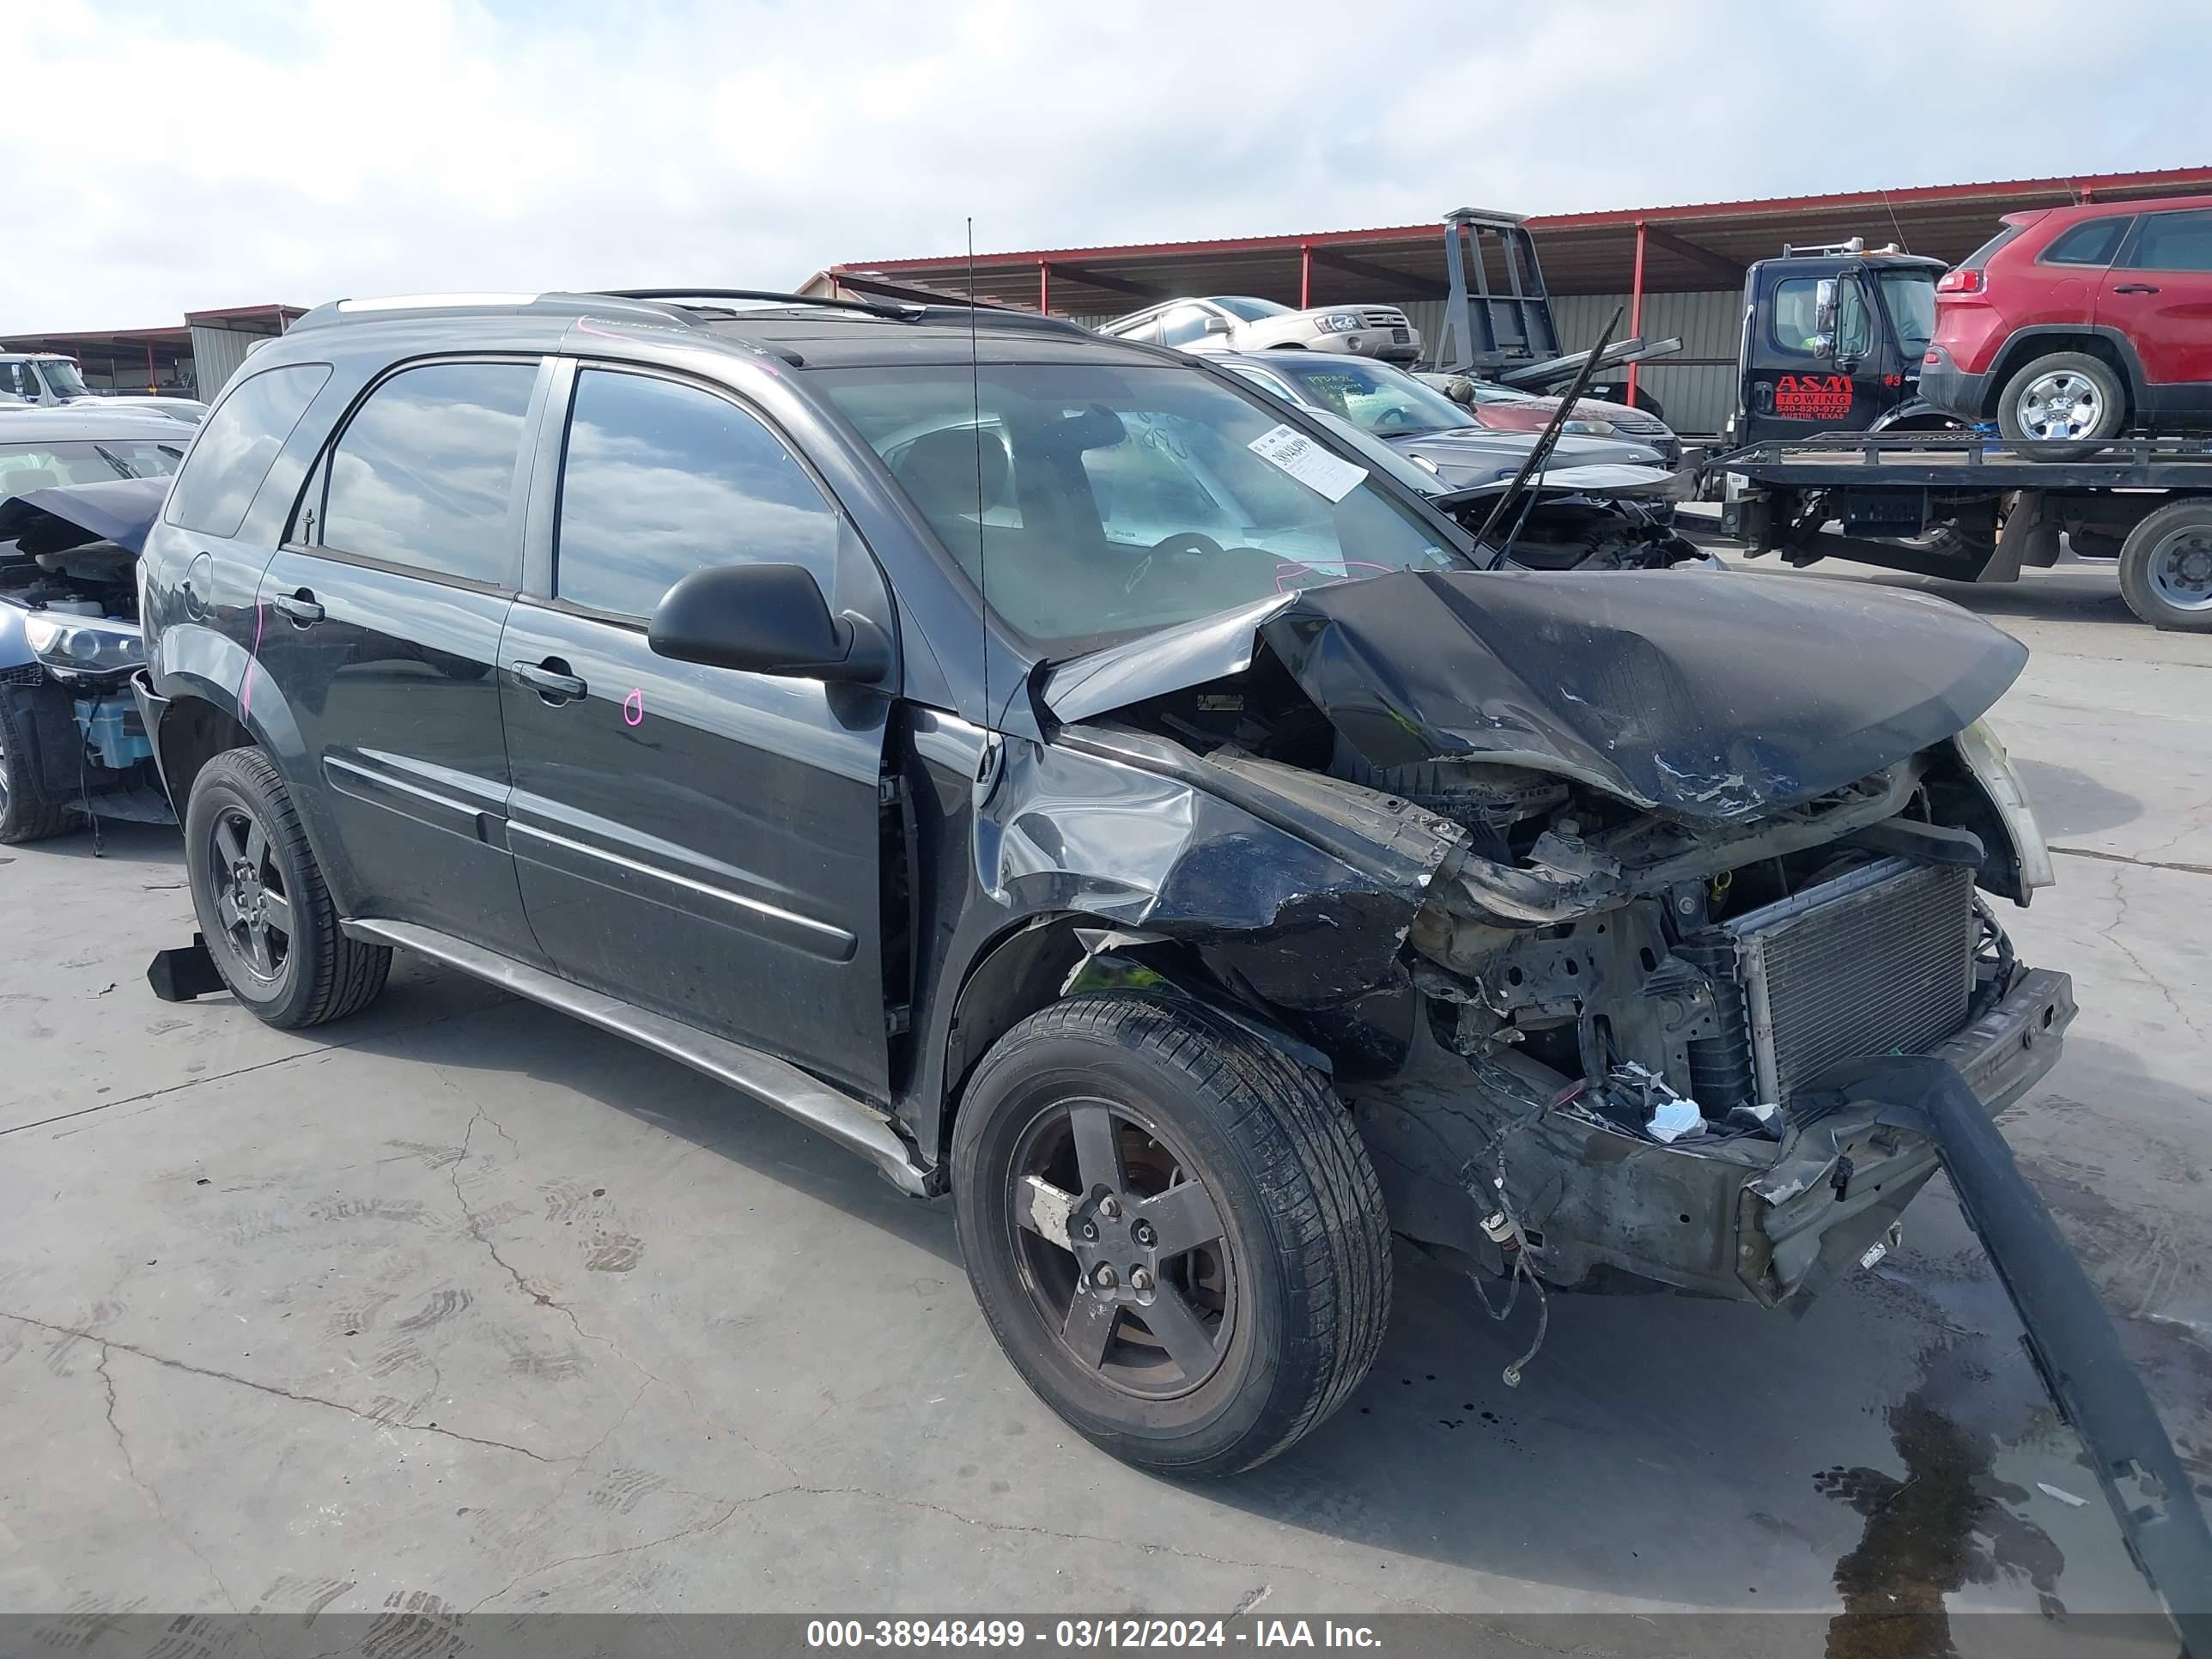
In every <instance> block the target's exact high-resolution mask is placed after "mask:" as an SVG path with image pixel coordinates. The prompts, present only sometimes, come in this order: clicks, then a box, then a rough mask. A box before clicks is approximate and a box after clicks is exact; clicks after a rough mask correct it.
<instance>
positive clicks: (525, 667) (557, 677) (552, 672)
mask: <svg viewBox="0 0 2212 1659" xmlns="http://www.w3.org/2000/svg"><path fill="white" fill-rule="evenodd" d="M508 671H509V672H510V673H512V674H513V676H514V678H516V679H518V680H520V681H521V682H522V684H525V685H526V686H528V687H529V688H530V689H531V690H533V691H535V692H536V693H537V694H538V696H541V697H543V698H544V699H545V701H546V702H550V703H556V704H558V703H562V702H568V701H569V700H570V699H572V698H575V697H581V696H585V695H586V693H588V692H589V691H590V690H591V687H589V686H588V685H586V684H584V682H583V681H582V680H580V679H579V678H577V677H576V676H575V675H574V674H571V673H570V672H569V671H568V664H567V663H565V662H563V661H562V660H561V659H560V658H558V657H548V658H546V659H545V660H544V662H518V663H514V664H512V665H509V668H508Z"/></svg>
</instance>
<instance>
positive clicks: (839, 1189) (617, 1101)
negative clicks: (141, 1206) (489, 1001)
mask: <svg viewBox="0 0 2212 1659" xmlns="http://www.w3.org/2000/svg"><path fill="white" fill-rule="evenodd" d="M399 960H400V962H402V963H405V962H406V961H407V960H408V958H406V957H404V956H403V957H401V958H400V959H399ZM396 975H397V969H395V984H396V982H397V981H396ZM463 982H464V983H469V982H471V981H463ZM409 988H410V992H411V991H412V990H413V987H409ZM328 1029H329V1030H330V1031H331V1036H332V1037H333V1038H334V1039H336V1038H338V1037H339V1036H341V1034H344V1033H347V1032H348V1031H349V1024H336V1025H332V1026H331V1027H329V1028H328ZM346 1046H347V1047H348V1048H356V1049H359V1050H361V1051H362V1052H363V1053H367V1054H384V1055H387V1056H390V1057H391V1058H393V1059H397V1060H413V1061H422V1062H427V1063H428V1064H431V1065H435V1066H437V1067H438V1068H439V1069H440V1070H441V1071H443V1072H447V1073H462V1072H471V1071H476V1072H491V1073H512V1074H513V1075H516V1076H521V1077H529V1078H538V1079H544V1081H545V1082H547V1083H548V1084H552V1085H557V1086H559V1087H560V1088H562V1089H567V1090H574V1091H576V1092H577V1093H580V1094H582V1095H584V1096H586V1097H588V1098H590V1099H591V1100H592V1101H594V1102H597V1103H599V1104H601V1105H604V1106H607V1107H611V1108H612V1109H614V1110H616V1111H618V1112H623V1113H625V1114H627V1115H629V1116H631V1117H634V1118H636V1119H637V1120H639V1121H641V1122H643V1123H647V1124H650V1125H652V1126H653V1127H654V1128H657V1129H660V1130H664V1131H665V1132H666V1133H669V1134H672V1135H676V1136H678V1137H680V1138H681V1139H685V1140H688V1141H690V1142H691V1143H692V1144H694V1145H695V1146H698V1147H700V1148H701V1149H702V1150H703V1151H706V1152H712V1153H714V1155H715V1156H716V1157H718V1158H727V1159H729V1160H730V1161H731V1162H732V1163H735V1164H743V1165H744V1166H745V1167H746V1168H748V1169H750V1170H756V1171H757V1172H758V1173H760V1174H762V1175H763V1176H768V1177H769V1178H770V1179H772V1180H775V1181H779V1182H783V1183H784V1184H785V1185H787V1186H792V1187H796V1188H799V1190H801V1191H803V1192H805V1193H806V1194H808V1195H809V1196H810V1197H812V1198H815V1199H817V1200H820V1201H822V1202H823V1203H825V1204H829V1205H831V1206H835V1207H836V1208H837V1209H840V1210H842V1211H843V1212H845V1213H847V1214H848V1215H849V1216H851V1217H852V1218H854V1220H856V1221H861V1222H865V1223H866V1224H867V1225H870V1226H873V1227H876V1228H878V1229H880V1230H881V1231H884V1232H888V1233H890V1234H893V1235H895V1236H896V1237H898V1238H900V1239H902V1241H904V1242H905V1243H909V1244H914V1245H917V1246H919V1247H920V1248H921V1249H926V1250H928V1251H929V1252H931V1253H932V1254H933V1255H936V1256H938V1257H939V1259H940V1260H942V1261H944V1262H945V1264H946V1265H947V1266H948V1267H951V1268H953V1269H954V1270H956V1271H958V1270H959V1267H960V1258H959V1252H958V1249H957V1246H956V1245H955V1244H954V1243H953V1237H952V1212H951V1208H950V1206H946V1205H944V1204H941V1203H931V1202H928V1201H926V1200H917V1199H913V1198H909V1197H908V1196H906V1195H905V1194H902V1193H901V1192H899V1191H898V1190H897V1189H896V1188H894V1187H892V1186H891V1184H890V1182H888V1181H886V1180H884V1178H883V1177H882V1176H878V1174H876V1172H875V1171H874V1170H873V1169H872V1167H871V1166H870V1165H869V1164H866V1162H865V1161H864V1160H862V1159H860V1158H857V1157H855V1156H854V1155H853V1154H852V1153H850V1152H845V1151H843V1150H842V1148H840V1147H838V1146H835V1145H834V1144H832V1143H831V1142H829V1140H827V1139H823V1137H822V1136H821V1135H819V1134H817V1133H815V1132H814V1131H813V1130H811V1129H809V1128H807V1127H805V1126H804V1125H802V1124H799V1123H798V1122H795V1121H793V1120H792V1119H790V1118H787V1117H786V1116H784V1115H782V1114H781V1112H778V1111H776V1110H775V1109H773V1108H772V1107H769V1106H764V1105H763V1104H761V1103H759V1102H757V1101H755V1100H752V1099H750V1098H749V1097H746V1096H744V1095H743V1094H740V1093H739V1092H738V1091H736V1090H734V1089H732V1088H730V1087H728V1086H726V1085H723V1084H720V1083H718V1082H716V1081H714V1079H711V1078H708V1077H704V1076H702V1075H701V1074H700V1073H696V1072H694V1071H692V1070H691V1069H690V1067H688V1066H681V1065H678V1063H677V1062H676V1061H674V1060H668V1059H665V1058H663V1057H662V1056H661V1055H659V1054H653V1053H651V1052H650V1051H648V1050H647V1049H644V1048H639V1047H638V1046H637V1045H636V1044H635V1043H633V1042H629V1041H628V1040H627V1039H626V1038H623V1037H619V1036H614V1035H613V1034H612V1033H611V1032H606V1031H601V1030H598V1029H596V1028H595V1027H592V1026H589V1025H586V1024H584V1023H583V1022H582V1021H580V1020H578V1019H575V1018H572V1017H571V1016H569V1015H567V1014H563V1013H560V1012H556V1011H555V1010H553V1009H550V1008H546V1007H543V1006H540V1005H538V1004H537V1003H534V1002H530V1001H526V1000H523V999H521V998H516V997H507V998H503V999H502V1000H501V1001H499V1002H498V1003H497V1004H495V1005H494V1006H489V1007H487V1008H484V1009H483V1010H482V1011H480V1012H476V1013H474V1014H472V1015H471V1017H469V1018H463V1019H452V1020H444V1021H441V1022H439V1023H437V1024H407V1025H398V1024H394V1025H392V1026H391V1027H390V1028H388V1029H386V1030H380V1031H378V1032H376V1033H375V1034H374V1035H371V1036H366V1037H363V1038H362V1039H361V1040H360V1041H358V1042H355V1041H352V1040H351V1039H350V1037H347V1039H346ZM505 1127H507V1128H508V1129H509V1131H510V1132H511V1133H513V1134H515V1135H516V1136H517V1137H518V1138H520V1139H523V1140H524V1141H525V1144H527V1137H528V1128H527V1125H526V1123H523V1122H515V1123H512V1124H508V1125H507V1126H505Z"/></svg>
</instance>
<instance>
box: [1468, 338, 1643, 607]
mask: <svg viewBox="0 0 2212 1659" xmlns="http://www.w3.org/2000/svg"><path fill="white" fill-rule="evenodd" d="M1622 309H1623V307H1620V306H1615V307H1613V320H1612V321H1611V322H1609V323H1607V325H1605V331H1604V332H1603V333H1602V334H1601V335H1599V336H1598V337H1597V343H1596V344H1595V346H1593V347H1591V348H1590V351H1589V356H1586V357H1584V358H1583V366H1582V367H1581V368H1579V369H1577V370H1576V371H1575V378H1574V383H1573V384H1572V385H1571V386H1568V388H1567V390H1566V395H1565V396H1564V397H1562V398H1560V399H1559V407H1558V408H1557V409H1555V410H1553V411H1552V419H1551V423H1550V424H1549V425H1547V426H1546V427H1545V428H1544V435H1543V436H1542V437H1541V438H1539V439H1537V440H1536V447H1534V449H1532V450H1530V451H1529V452H1528V459H1527V460H1525V461H1523V462H1522V463H1521V470H1520V471H1518V472H1516V473H1515V474H1514V475H1513V482H1512V483H1510V484H1508V485H1507V486H1506V487H1505V493H1504V495H1500V496H1499V497H1498V505H1497V506H1495V507H1492V508H1491V509H1490V516H1489V517H1488V518H1486V519H1485V520H1483V521H1482V528H1481V529H1480V530H1478V531H1476V532H1474V539H1475V541H1476V542H1477V543H1478V544H1480V543H1481V542H1482V541H1484V540H1486V538H1488V537H1489V535H1490V532H1491V527H1492V526H1494V525H1496V524H1497V523H1498V521H1499V520H1501V519H1503V518H1504V516H1505V510H1506V508H1507V507H1510V506H1512V505H1513V503H1515V502H1516V501H1519V500H1520V499H1521V497H1522V495H1523V494H1525V493H1527V491H1528V481H1529V480H1530V479H1531V478H1533V477H1536V476H1537V475H1538V474H1540V473H1541V472H1542V471H1543V470H1544V463H1545V462H1546V461H1547V460H1549V459H1551V456H1552V451H1553V449H1554V448H1555V447H1557V446H1558V444H1559V434H1560V432H1561V431H1562V430H1563V429H1564V428H1565V426H1566V424H1567V419H1568V417H1569V416H1571V415H1572V414H1573V413H1574V408H1575V404H1577V402H1578V401H1579V400H1580V399H1581V398H1582V395H1583V392H1586V391H1588V390H1589V383H1590V376H1591V375H1593V374H1595V373H1596V372H1597V365H1598V359H1599V358H1601V357H1602V356H1605V349H1606V348H1607V346H1609V345H1611V344H1612V343H1613V330H1615V329H1617V328H1619V327H1620V313H1621V311H1622ZM1535 499H1536V498H1535V497H1534V495H1530V496H1529V497H1528V502H1529V505H1530V506H1534V504H1535ZM1527 521H1528V513H1526V512H1525V511H1524V512H1523V513H1522V515H1521V517H1520V519H1519V520H1516V522H1515V524H1514V526H1513V528H1512V530H1511V532H1509V533H1508V534H1507V536H1506V538H1505V545H1504V546H1503V547H1501V548H1499V549H1498V556H1497V558H1496V559H1495V560H1493V561H1492V564H1491V567H1490V568H1492V569H1493V570H1495V569H1497V568H1498V567H1499V566H1500V565H1502V564H1504V562H1505V561H1506V560H1507V559H1508V558H1509V557H1510V556H1512V552H1513V542H1514V538H1516V537H1517V536H1518V535H1520V533H1521V526H1522V524H1525V523H1526V522H1527Z"/></svg>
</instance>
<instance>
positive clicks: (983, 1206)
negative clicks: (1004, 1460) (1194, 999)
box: [952, 993, 1391, 1477]
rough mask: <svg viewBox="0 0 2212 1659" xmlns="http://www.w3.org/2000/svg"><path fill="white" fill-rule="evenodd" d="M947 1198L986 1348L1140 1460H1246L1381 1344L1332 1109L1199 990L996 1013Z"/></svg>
mask: <svg viewBox="0 0 2212 1659" xmlns="http://www.w3.org/2000/svg"><path fill="white" fill-rule="evenodd" d="M952 1192H953V1196H954V1198H955V1200H957V1204H958V1206H959V1212H958V1226H959V1235H960V1249H961V1255H962V1256H963V1259H964V1261H966V1263H967V1267H968V1276H969V1282H970V1283H971V1284H972V1285H974V1287H975V1297H976V1300H977V1301H978V1302H979V1303H980V1304H981V1306H982V1310H983V1316H984V1317H985V1319H986V1320H987V1321H988V1322H989V1324H990V1327H991V1331H992V1334H994V1336H995V1337H997V1339H998V1340H999V1346H1000V1347H1001V1348H1002V1349H1003V1350H1005V1352H1006V1358H1008V1359H1009V1360H1010V1361H1012V1364H1013V1366H1014V1368H1015V1370H1018V1371H1019V1372H1020V1373H1021V1374H1022V1376H1023V1378H1024V1381H1026V1382H1027V1383H1029V1385H1030V1388H1032V1389H1035V1390H1036V1393H1037V1394H1038V1395H1040V1396H1041V1397H1042V1399H1043V1400H1044V1401H1045V1403H1046V1404H1047V1405H1048V1406H1050V1407H1052V1408H1053V1409H1054V1411H1055V1412H1057V1413H1060V1416H1061V1417H1063V1418H1065V1419H1066V1420H1067V1422H1068V1423H1069V1424H1070V1425H1072V1426H1073V1428H1074V1429H1075V1430H1076V1431H1077V1432H1078V1433H1079V1434H1081V1435H1083V1436H1084V1437H1085V1438H1086V1439H1089V1440H1090V1441H1091V1442H1092V1443H1094V1444H1096V1445H1097V1446H1099V1447H1101V1448H1102V1449H1104V1450H1106V1451H1108V1452H1110V1453H1112V1454H1113V1455H1115V1456H1116V1457H1118V1458H1121V1460H1122V1461H1124V1462H1128V1463H1132V1464H1134V1465H1136V1466H1137V1467H1139V1468H1146V1469H1151V1470H1153V1471H1156V1472H1158V1473H1159V1474H1171V1475H1176V1476H1182V1477H1203V1476H1212V1475H1225V1474H1235V1473H1236V1472H1237V1471H1238V1470H1240V1469H1247V1468H1251V1467H1252V1466H1253V1465H1255V1464H1256V1463H1260V1462H1265V1461H1266V1460H1267V1459H1268V1458H1270V1457H1273V1455H1275V1454H1276V1453H1278V1452H1279V1451H1282V1450H1283V1449H1285V1448H1286V1447H1288V1446H1290V1445H1291V1444H1292V1443H1294V1442H1296V1441H1297V1439H1299V1438H1300V1437H1302V1436H1304V1435H1305V1434H1306V1433H1308V1432H1309V1431H1311V1430H1312V1429H1313V1428H1314V1427H1315V1425H1317V1424H1319V1423H1320V1422H1322V1420H1323V1419H1326V1418H1327V1417H1328V1415H1329V1413H1332V1412H1334V1410H1336V1408H1337V1407H1339V1406H1340V1405H1342V1404H1343V1403H1344V1401H1345V1399H1346V1396H1348V1395H1350V1394H1351V1393H1352V1389H1355V1388H1356V1387H1358V1383H1359V1382H1360V1380H1361V1379H1362V1378H1363V1377H1364V1376H1366V1374H1367V1370H1368V1368H1369V1367H1370V1365H1372V1364H1374V1361H1375V1355H1376V1351H1377V1349H1378V1348H1379V1347H1380V1346H1381V1345H1382V1340H1383V1328H1384V1326H1385V1324H1386V1323H1387V1322H1388V1320H1389V1307H1390V1271H1391V1262H1390V1236H1389V1223H1388V1220H1387V1218H1386V1216H1385V1214H1384V1211H1383V1194H1382V1189H1381V1188H1380V1187H1379V1186H1378V1185H1377V1183H1376V1178H1375V1169H1374V1166H1373V1164H1370V1162H1369V1161H1368V1157H1367V1149H1366V1147H1365V1146H1364V1144H1363V1143H1362V1142H1361V1140H1360V1139H1359V1137H1358V1132H1357V1131H1356V1130H1355V1129H1354V1128H1353V1127H1352V1120H1351V1117H1350V1115H1349V1114H1347V1113H1346V1111H1345V1109H1344V1108H1343V1107H1342V1105H1341V1104H1340V1103H1339V1102H1338V1101H1337V1099H1336V1097H1335V1096H1334V1094H1333V1093H1332V1092H1331V1091H1329V1089H1328V1085H1326V1083H1325V1082H1324V1081H1323V1080H1322V1079H1321V1078H1320V1077H1318V1076H1317V1075H1316V1074H1315V1073H1311V1072H1310V1071H1308V1070H1306V1069H1305V1068H1304V1067H1303V1066H1298V1065H1297V1064H1296V1063H1295V1062H1294V1061H1292V1060H1291V1059H1290V1058H1289V1057H1288V1056H1287V1055H1285V1054H1283V1053H1282V1052H1281V1051H1280V1050H1279V1049H1278V1048H1273V1046H1271V1045H1270V1044H1268V1043H1267V1042H1262V1041H1261V1040H1260V1039H1259V1038H1257V1037H1255V1036H1252V1035H1251V1034H1250V1033H1249V1032H1247V1031H1246V1030H1243V1028H1242V1027H1240V1026H1238V1025H1236V1024H1232V1023H1231V1021H1229V1020H1227V1019H1225V1018H1222V1017H1221V1016H1219V1015H1218V1014H1216V1013H1214V1012H1212V1011H1211V1010H1209V1009H1206V1008H1204V1007H1202V1006H1199V1005H1196V1004H1194V1003H1188V1002H1184V1001H1181V1000H1173V999H1170V998H1164V997H1159V996H1154V995H1149V994H1127V993H1121V994H1094V995H1085V996H1078V997H1072V998H1070V999H1068V1000H1066V1001H1064V1002H1059V1003H1055V1004H1054V1005H1053V1006H1050V1007H1048V1008H1046V1009H1043V1010H1042V1011H1041V1012H1037V1013H1035V1014H1032V1015H1031V1016H1030V1018H1027V1019H1025V1020H1024V1021H1023V1022H1022V1023H1021V1024H1018V1025H1017V1026H1015V1027H1014V1028H1013V1030H1011V1031H1009V1032H1008V1033H1007V1034H1006V1036H1004V1037H1002V1038H1001V1039H1000V1041H999V1042H998V1043H997V1044H996V1045H995V1046H994V1048H992V1049H991V1051H990V1053H989V1054H987V1055H986V1056H985V1057H984V1059H983V1061H982V1064H981V1066H978V1067H977V1069H976V1072H975V1078H974V1079H973V1081H972V1082H971V1083H970V1084H969V1088H968V1090H967V1093H966V1099H965V1102H964V1103H963V1106H962V1109H961V1112H960V1115H959V1118H958V1120H957V1124H956V1126H955V1127H954V1131H953V1143H952ZM1163 1200H1167V1201H1166V1202H1163ZM1148 1217H1151V1218H1155V1219H1157V1221H1158V1228H1157V1230H1154V1231H1149V1232H1148V1229H1151V1228H1152V1221H1151V1220H1148V1219H1147V1218H1148ZM1055 1228H1056V1230H1057V1231H1056V1235H1055ZM1086 1230H1088V1231H1089V1235H1090V1237H1089V1240H1088V1242H1086V1241H1085V1231H1086ZM1062 1241H1065V1242H1062ZM1177 1246H1182V1248H1181V1249H1177V1248H1176V1247H1177ZM1147 1293H1149V1294H1147Z"/></svg>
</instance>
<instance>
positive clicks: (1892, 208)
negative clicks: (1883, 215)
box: [1881, 189, 1912, 253]
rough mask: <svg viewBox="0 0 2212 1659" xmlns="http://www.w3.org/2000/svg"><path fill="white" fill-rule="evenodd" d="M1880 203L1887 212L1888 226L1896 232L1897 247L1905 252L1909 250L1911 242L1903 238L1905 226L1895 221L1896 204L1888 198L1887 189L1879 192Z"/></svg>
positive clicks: (1910, 249) (1910, 250)
mask: <svg viewBox="0 0 2212 1659" xmlns="http://www.w3.org/2000/svg"><path fill="white" fill-rule="evenodd" d="M1881 204H1882V207H1883V209H1884V210H1887V213H1888V214H1889V228H1891V229H1892V230H1893V231H1895V232H1896V233H1897V246H1898V248H1899V251H1900V252H1905V253H1910V252H1912V244H1911V243H1910V242H1908V241H1906V240H1905V227H1904V226H1903V225H1901V224H1899V223H1898V222H1897V206H1896V204H1894V203H1893V202H1892V201H1891V200H1890V199H1889V191H1887V190H1886V189H1885V190H1884V191H1882V193H1881Z"/></svg>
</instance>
